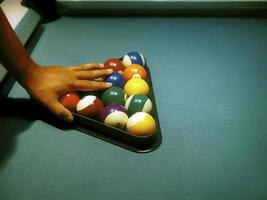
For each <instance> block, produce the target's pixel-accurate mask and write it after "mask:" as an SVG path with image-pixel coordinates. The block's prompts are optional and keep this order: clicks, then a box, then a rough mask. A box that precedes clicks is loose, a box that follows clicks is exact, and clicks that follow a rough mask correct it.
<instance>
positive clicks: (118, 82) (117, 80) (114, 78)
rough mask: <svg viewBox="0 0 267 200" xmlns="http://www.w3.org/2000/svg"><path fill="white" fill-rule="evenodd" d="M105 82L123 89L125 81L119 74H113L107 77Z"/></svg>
mask: <svg viewBox="0 0 267 200" xmlns="http://www.w3.org/2000/svg"><path fill="white" fill-rule="evenodd" d="M104 81H105V82H109V83H112V85H113V86H117V87H123V85H124V83H125V80H124V78H123V76H122V75H121V74H120V73H119V72H113V73H112V74H111V75H110V76H108V77H106V78H105V80H104Z"/></svg>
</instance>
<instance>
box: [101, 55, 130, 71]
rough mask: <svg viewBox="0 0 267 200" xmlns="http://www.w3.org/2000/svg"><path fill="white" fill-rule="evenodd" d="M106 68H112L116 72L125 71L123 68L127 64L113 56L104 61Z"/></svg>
mask: <svg viewBox="0 0 267 200" xmlns="http://www.w3.org/2000/svg"><path fill="white" fill-rule="evenodd" d="M104 69H112V70H113V71H116V72H119V71H122V72H123V70H124V69H125V66H124V65H123V63H122V62H121V61H120V60H119V59H117V58H111V59H109V60H107V61H106V62H105V63H104Z"/></svg>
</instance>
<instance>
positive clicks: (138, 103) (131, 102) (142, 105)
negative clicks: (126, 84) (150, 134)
mask: <svg viewBox="0 0 267 200" xmlns="http://www.w3.org/2000/svg"><path fill="white" fill-rule="evenodd" d="M125 108H126V109H127V111H128V114H129V116H130V115H132V114H134V113H136V112H146V113H150V112H151V110H152V102H151V100H150V99H149V98H148V97H147V96H145V95H141V94H136V95H132V96H130V97H129V98H128V99H127V100H126V103H125Z"/></svg>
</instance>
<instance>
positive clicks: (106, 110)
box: [100, 103, 127, 122]
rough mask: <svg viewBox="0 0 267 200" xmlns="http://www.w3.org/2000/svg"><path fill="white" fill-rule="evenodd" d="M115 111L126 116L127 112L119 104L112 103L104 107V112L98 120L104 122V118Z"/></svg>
mask: <svg viewBox="0 0 267 200" xmlns="http://www.w3.org/2000/svg"><path fill="white" fill-rule="evenodd" d="M115 111H121V112H124V113H126V114H127V110H126V109H125V108H124V107H123V106H122V105H120V104H116V103H112V104H109V105H107V106H105V108H104V110H103V111H102V113H101V115H100V119H101V121H102V122H104V121H105V119H106V117H107V116H108V115H109V114H110V113H113V112H115Z"/></svg>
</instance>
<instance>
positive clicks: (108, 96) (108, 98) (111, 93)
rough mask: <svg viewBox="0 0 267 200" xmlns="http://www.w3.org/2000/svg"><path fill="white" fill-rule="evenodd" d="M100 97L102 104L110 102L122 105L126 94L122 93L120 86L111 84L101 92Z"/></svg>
mask: <svg viewBox="0 0 267 200" xmlns="http://www.w3.org/2000/svg"><path fill="white" fill-rule="evenodd" d="M101 99H102V102H103V103H104V105H108V104H111V103H117V104H120V105H124V104H125V100H126V94H125V93H124V91H123V89H122V88H119V87H114V86H113V87H111V88H109V89H107V90H105V92H104V93H103V94H102V97H101Z"/></svg>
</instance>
